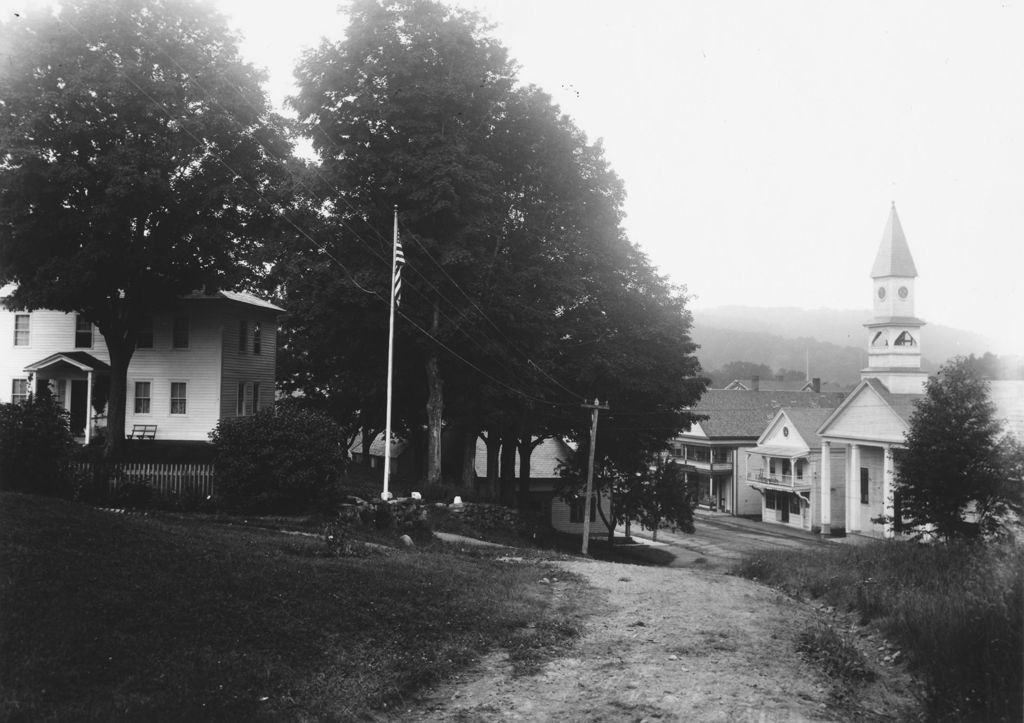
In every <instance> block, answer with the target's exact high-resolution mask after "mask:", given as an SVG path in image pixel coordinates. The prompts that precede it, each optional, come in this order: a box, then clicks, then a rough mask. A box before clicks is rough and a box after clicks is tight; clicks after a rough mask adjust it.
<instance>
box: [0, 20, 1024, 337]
mask: <svg viewBox="0 0 1024 723" xmlns="http://www.w3.org/2000/svg"><path fill="white" fill-rule="evenodd" d="M2 2H3V4H4V6H5V8H7V7H11V6H16V5H19V4H21V5H24V3H23V2H22V3H19V2H17V1H16V0H2ZM458 4H460V5H464V6H466V7H475V8H477V9H479V10H480V11H481V12H482V13H483V14H484V15H486V16H487V17H489V18H490V19H491V20H492V21H494V22H495V23H496V24H497V27H496V29H495V31H494V33H495V35H496V36H497V37H498V38H499V39H500V40H501V41H502V42H503V43H504V44H505V45H506V46H507V47H508V48H509V50H510V52H511V55H512V57H513V58H515V59H516V60H517V61H518V62H519V63H520V66H521V68H520V78H521V80H522V81H524V82H532V83H535V84H537V85H539V86H541V87H542V88H544V89H545V90H547V91H548V92H549V93H551V94H552V96H553V97H554V98H555V101H556V102H558V103H559V104H560V105H561V107H562V110H563V111H564V112H566V113H567V114H569V115H570V116H572V117H573V119H574V120H575V121H576V123H577V125H578V126H580V127H581V128H582V129H583V130H584V131H586V133H587V134H588V136H589V137H590V138H591V139H597V138H602V139H603V142H604V147H605V153H606V156H607V158H608V159H609V161H610V162H611V164H612V166H613V167H614V168H615V170H616V171H617V172H618V174H619V175H620V176H621V177H622V178H623V179H624V181H625V184H626V190H627V192H628V194H629V197H628V201H627V205H626V211H627V213H628V217H627V220H626V226H627V230H628V232H629V235H630V238H631V239H632V240H633V241H636V242H638V243H639V244H640V245H641V246H642V247H643V248H644V249H645V250H646V251H647V253H648V255H649V256H650V258H651V259H652V261H653V262H654V263H655V264H656V265H657V266H658V267H659V268H660V269H661V270H662V272H663V273H666V274H668V275H669V276H670V277H671V278H672V279H673V280H674V281H675V282H677V283H680V284H685V285H686V286H687V287H688V289H689V291H690V293H691V294H693V295H694V299H693V301H692V302H691V308H693V309H694V310H695V312H696V314H697V317H698V322H699V313H700V309H701V308H704V307H711V306H720V305H727V304H742V305H751V306H801V307H808V308H817V307H831V308H863V309H867V308H869V306H870V303H871V293H872V289H871V283H870V277H869V272H870V269H871V265H872V262H873V260H874V255H875V252H876V250H877V248H878V244H879V241H880V240H881V234H882V230H883V228H884V226H885V222H886V218H887V215H888V212H889V205H890V202H891V201H893V200H895V202H896V206H897V209H898V211H899V214H900V218H901V220H902V222H903V228H904V230H905V232H906V234H907V239H908V241H909V244H910V248H911V250H912V252H913V254H914V259H915V261H916V263H917V269H918V273H919V277H918V281H917V298H918V304H917V314H918V316H920V317H921V318H923V319H925V320H926V321H930V322H934V323H940V324H946V325H950V326H957V327H962V328H966V329H972V330H975V331H978V332H979V333H983V334H987V335H990V336H992V337H993V340H994V343H993V350H995V351H1000V352H1017V353H1024V331H1022V329H1024V324H1022V322H1021V320H1020V319H1019V317H1020V316H1021V314H1022V313H1024V254H1022V253H1021V252H1020V250H1019V249H1020V246H1021V244H1022V242H1024V42H1022V41H1021V38H1022V37H1024V0H1007V1H1005V2H967V1H966V0H964V1H961V2H936V1H934V0H930V1H928V2H891V1H890V2H864V1H862V0H857V1H856V2H854V1H852V0H851V1H849V2H823V1H821V0H809V1H807V2H796V1H793V0H785V1H781V0H780V1H778V2H750V1H748V0H734V1H733V2H728V3H723V2H715V1H713V0H705V1H702V2H687V1H685V0H683V1H680V0H675V1H672V2H670V1H664V2H663V1H655V0H633V1H632V2H630V3H626V2H622V1H621V0H620V1H618V2H608V1H606V0H477V1H474V0H461V1H460V2H459V3H458ZM217 5H218V6H219V7H220V8H221V9H222V11H223V12H225V13H226V14H227V15H229V17H230V18H231V21H232V24H233V25H234V26H235V27H236V29H238V30H239V31H240V32H241V33H243V34H244V35H245V36H246V38H247V39H246V42H245V43H244V45H243V52H244V54H245V55H246V56H247V57H248V59H250V60H251V61H253V62H254V63H256V64H257V65H261V66H264V67H266V68H267V69H268V70H269V72H270V73H271V85H270V92H271V94H272V97H273V98H274V100H275V101H276V102H279V101H280V99H281V98H283V96H285V95H287V94H288V93H290V92H292V87H291V85H290V84H291V80H292V78H291V69H292V67H293V66H294V62H295V60H296V58H297V57H298V55H299V53H300V52H301V51H302V49H303V48H306V47H310V46H312V45H315V44H316V43H318V41H319V38H320V37H321V36H324V35H326V36H329V37H332V38H340V37H342V35H343V33H344V27H345V19H344V17H343V16H341V15H338V14H337V13H336V11H335V7H336V3H335V2H334V0H287V1H285V2H273V3H271V2H260V1H259V0H217ZM927 343H928V342H927V328H926V329H925V332H924V335H923V342H922V344H923V347H924V351H925V353H927Z"/></svg>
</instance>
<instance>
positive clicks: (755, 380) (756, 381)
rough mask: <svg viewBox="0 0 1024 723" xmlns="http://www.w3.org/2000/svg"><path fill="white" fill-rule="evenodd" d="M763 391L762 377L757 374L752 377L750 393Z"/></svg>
mask: <svg viewBox="0 0 1024 723" xmlns="http://www.w3.org/2000/svg"><path fill="white" fill-rule="evenodd" d="M760 390H761V377H759V376H758V375H757V374H755V375H753V376H752V377H750V391H752V392H757V391H760Z"/></svg>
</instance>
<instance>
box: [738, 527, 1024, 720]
mask: <svg viewBox="0 0 1024 723" xmlns="http://www.w3.org/2000/svg"><path fill="white" fill-rule="evenodd" d="M737 572H738V573H739V574H741V575H744V576H746V577H750V578H754V579H756V580H760V581H761V582H764V583H767V584H769V585H773V586H776V587H780V588H782V589H784V590H786V591H787V592H788V593H790V594H792V595H794V596H796V597H810V598H816V599H821V600H823V601H825V602H827V603H828V604H830V605H832V606H835V607H837V608H839V609H843V610H849V611H852V612H856V613H857V614H858V615H859V616H860V618H861V622H863V623H867V622H873V623H875V624H877V625H878V627H879V628H880V629H881V630H882V631H883V632H885V633H886V634H887V636H888V637H889V638H890V639H891V640H893V641H894V642H895V643H897V644H898V645H899V646H900V647H901V648H902V649H903V651H904V652H905V653H906V654H907V656H908V657H909V659H910V663H911V666H912V668H913V669H914V670H915V671H916V672H917V674H918V675H919V677H920V678H921V679H922V681H923V682H924V684H925V688H926V691H925V695H926V700H925V701H924V703H925V710H926V715H927V717H928V719H929V720H953V721H976V720H985V721H1019V720H1022V715H1024V691H1022V686H1024V549H1022V548H1021V547H1020V546H1019V545H1014V544H1012V543H1005V544H999V545H992V546H990V547H988V548H985V547H980V546H978V547H971V546H960V545H917V544H913V543H909V542H877V543H872V544H868V545H864V546H860V545H830V546H826V547H823V548H822V549H820V550H814V551H813V552H800V553H794V552H792V551H769V552H762V553H758V554H756V555H753V556H750V557H748V558H747V559H745V560H744V561H743V562H742V563H741V564H740V565H739V567H738V569H737Z"/></svg>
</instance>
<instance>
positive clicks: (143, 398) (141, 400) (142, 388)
mask: <svg viewBox="0 0 1024 723" xmlns="http://www.w3.org/2000/svg"><path fill="white" fill-rule="evenodd" d="M151 391H152V385H151V383H150V382H135V413H136V414H149V403H150V393H151Z"/></svg>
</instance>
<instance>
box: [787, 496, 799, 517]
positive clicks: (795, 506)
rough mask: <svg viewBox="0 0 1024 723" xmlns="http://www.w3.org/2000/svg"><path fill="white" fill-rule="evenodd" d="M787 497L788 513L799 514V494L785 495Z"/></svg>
mask: <svg viewBox="0 0 1024 723" xmlns="http://www.w3.org/2000/svg"><path fill="white" fill-rule="evenodd" d="M787 496H788V497H789V513H790V514H791V515H799V514H800V496H799V495H787Z"/></svg>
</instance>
